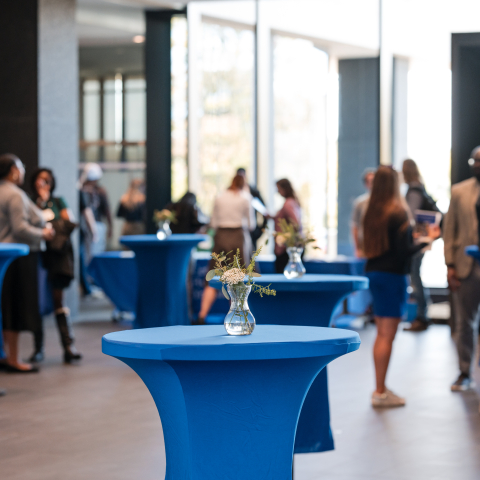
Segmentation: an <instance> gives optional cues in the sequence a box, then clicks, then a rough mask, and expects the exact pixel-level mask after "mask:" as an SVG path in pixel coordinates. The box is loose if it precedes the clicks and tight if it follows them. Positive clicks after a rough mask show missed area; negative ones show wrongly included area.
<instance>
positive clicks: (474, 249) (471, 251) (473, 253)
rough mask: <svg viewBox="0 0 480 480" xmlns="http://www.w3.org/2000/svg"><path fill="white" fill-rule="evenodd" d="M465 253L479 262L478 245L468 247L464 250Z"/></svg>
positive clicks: (479, 252) (479, 251)
mask: <svg viewBox="0 0 480 480" xmlns="http://www.w3.org/2000/svg"><path fill="white" fill-rule="evenodd" d="M465 253H466V254H467V255H469V256H470V257H473V258H475V259H476V260H479V261H480V250H479V249H478V245H469V246H468V247H466V248H465Z"/></svg>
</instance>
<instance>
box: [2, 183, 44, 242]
mask: <svg viewBox="0 0 480 480" xmlns="http://www.w3.org/2000/svg"><path fill="white" fill-rule="evenodd" d="M44 225H45V220H44V219H43V216H42V211H41V210H40V209H39V208H38V207H37V206H36V205H35V204H34V203H33V202H32V201H31V200H30V199H29V198H28V196H27V194H26V193H25V192H24V191H23V190H22V189H21V188H19V187H17V186H16V185H14V184H13V183H11V182H9V181H6V180H0V242H1V243H24V244H27V245H29V246H30V249H31V250H34V251H35V250H39V249H40V244H41V241H42V236H43V232H42V228H43V227H44Z"/></svg>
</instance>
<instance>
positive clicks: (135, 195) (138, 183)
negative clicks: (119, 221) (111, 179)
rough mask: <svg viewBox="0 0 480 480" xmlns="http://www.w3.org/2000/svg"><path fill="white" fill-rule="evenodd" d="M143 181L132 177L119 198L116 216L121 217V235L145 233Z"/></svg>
mask: <svg viewBox="0 0 480 480" xmlns="http://www.w3.org/2000/svg"><path fill="white" fill-rule="evenodd" d="M145 206H146V204H145V181H144V180H143V179H141V178H134V179H133V180H132V181H131V182H130V186H129V187H128V190H127V191H126V192H125V193H124V194H123V195H122V198H120V204H119V206H118V210H117V217H118V218H123V219H124V220H125V223H124V224H123V227H122V235H141V234H143V233H145Z"/></svg>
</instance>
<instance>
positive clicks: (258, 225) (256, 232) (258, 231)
mask: <svg viewBox="0 0 480 480" xmlns="http://www.w3.org/2000/svg"><path fill="white" fill-rule="evenodd" d="M237 175H241V176H242V177H245V187H244V190H245V191H246V192H248V193H249V194H250V195H251V196H252V198H253V199H257V200H258V201H259V202H260V203H261V205H260V207H263V208H260V209H261V210H262V211H261V212H258V211H255V228H254V229H253V230H252V232H251V234H250V236H251V237H252V245H253V248H254V249H256V248H257V247H256V246H257V241H258V239H259V238H260V237H261V236H262V234H263V230H264V228H265V227H266V226H267V217H266V215H265V214H266V207H265V202H264V201H263V198H262V195H261V194H260V191H259V190H258V189H257V188H256V187H254V186H253V185H249V184H248V183H247V171H246V170H245V169H244V168H239V169H238V170H237ZM254 209H255V205H254Z"/></svg>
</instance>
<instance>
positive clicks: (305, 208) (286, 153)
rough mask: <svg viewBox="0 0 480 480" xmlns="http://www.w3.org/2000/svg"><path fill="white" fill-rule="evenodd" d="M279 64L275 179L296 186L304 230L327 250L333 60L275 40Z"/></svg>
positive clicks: (302, 43)
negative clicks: (330, 72)
mask: <svg viewBox="0 0 480 480" xmlns="http://www.w3.org/2000/svg"><path fill="white" fill-rule="evenodd" d="M273 62H274V63H273V95H274V133H273V143H274V165H275V167H274V172H275V180H278V179H280V178H288V179H289V180H290V181H291V182H292V184H293V186H294V188H295V190H296V192H297V194H298V197H299V200H300V203H301V205H302V214H303V224H304V226H305V227H306V228H307V229H308V230H310V232H311V233H312V234H313V235H314V236H315V237H316V238H317V239H318V242H319V245H320V246H321V247H325V245H326V239H327V230H326V216H327V195H326V190H327V131H326V116H327V110H326V108H327V105H326V98H327V88H328V79H329V77H328V56H327V54H326V53H325V52H323V51H322V50H319V49H318V48H316V47H315V46H314V44H313V43H312V42H310V41H307V40H302V39H295V38H290V37H284V36H279V35H275V36H274V38H273ZM272 180H273V179H272ZM275 203H276V205H275V206H276V207H277V208H279V207H280V206H281V205H282V203H283V199H282V198H281V197H280V196H279V195H277V196H276V199H275Z"/></svg>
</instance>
